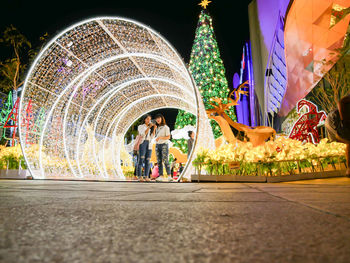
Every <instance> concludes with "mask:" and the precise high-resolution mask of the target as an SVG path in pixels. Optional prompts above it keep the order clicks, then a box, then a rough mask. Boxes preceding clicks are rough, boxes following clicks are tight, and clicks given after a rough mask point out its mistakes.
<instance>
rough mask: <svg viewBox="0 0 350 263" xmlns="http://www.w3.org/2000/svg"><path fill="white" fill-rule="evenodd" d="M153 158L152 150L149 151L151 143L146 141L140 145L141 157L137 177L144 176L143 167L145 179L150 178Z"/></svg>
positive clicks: (139, 157)
mask: <svg viewBox="0 0 350 263" xmlns="http://www.w3.org/2000/svg"><path fill="white" fill-rule="evenodd" d="M151 156H152V150H150V149H149V141H146V140H145V141H144V142H143V143H141V144H140V148H139V156H138V162H137V170H136V174H137V177H141V176H142V167H144V168H145V171H144V177H146V178H147V177H149V170H150V160H151Z"/></svg>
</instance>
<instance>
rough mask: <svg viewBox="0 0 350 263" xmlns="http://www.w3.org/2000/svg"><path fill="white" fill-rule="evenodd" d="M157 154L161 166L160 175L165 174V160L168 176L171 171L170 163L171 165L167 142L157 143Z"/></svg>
mask: <svg viewBox="0 0 350 263" xmlns="http://www.w3.org/2000/svg"><path fill="white" fill-rule="evenodd" d="M156 154H157V162H158V167H159V176H163V162H164V165H165V170H166V173H167V175H168V176H170V175H171V173H170V165H169V146H168V144H167V143H163V144H157V145H156Z"/></svg>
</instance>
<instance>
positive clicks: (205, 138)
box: [19, 17, 214, 180]
mask: <svg viewBox="0 0 350 263" xmlns="http://www.w3.org/2000/svg"><path fill="white" fill-rule="evenodd" d="M29 102H30V104H31V107H29V106H28V105H30V104H29ZM162 108H178V109H183V110H186V111H189V112H191V113H193V114H194V115H195V116H196V117H197V133H196V141H195V148H194V151H193V152H192V154H191V156H190V157H189V162H188V163H187V165H186V167H185V169H184V173H183V174H182V175H183V176H185V177H189V175H190V173H192V172H193V167H192V165H191V160H192V158H193V156H195V152H196V149H198V148H199V147H201V146H205V147H206V148H213V147H214V138H213V134H212V131H211V127H210V124H209V121H208V118H207V116H206V113H205V109H204V105H203V103H202V100H201V97H200V94H199V92H198V90H197V88H196V85H195V83H194V81H193V79H192V77H191V75H190V73H189V71H188V70H187V68H186V66H185V64H184V62H183V61H182V59H181V57H180V56H179V55H178V53H177V52H176V51H175V49H174V48H173V47H172V46H171V45H170V44H169V43H168V42H167V41H166V40H165V39H164V38H163V37H162V36H160V35H159V34H158V33H156V32H154V31H153V30H152V29H150V28H149V27H147V26H145V25H143V24H141V23H139V22H136V21H133V20H130V19H125V18H120V17H98V18H93V19H88V20H85V21H82V22H80V23H78V24H75V25H73V26H71V27H69V28H68V29H66V30H64V31H63V32H62V33H60V34H59V35H58V36H57V37H55V38H54V39H52V40H51V41H50V42H49V43H48V44H47V45H46V47H45V48H44V49H43V50H42V51H41V52H40V54H39V55H38V57H37V58H36V60H35V61H34V63H33V65H32V67H31V68H30V70H29V73H28V75H27V77H26V80H25V84H24V88H23V92H22V96H21V103H20V109H19V112H20V116H19V119H20V128H19V131H20V132H19V133H20V142H21V146H22V150H23V153H24V158H25V159H26V162H27V164H28V169H29V171H30V172H31V174H32V176H33V177H34V178H41V179H79V180H124V179H125V177H124V175H123V171H122V167H121V154H120V151H121V148H122V147H123V143H124V135H125V133H126V132H127V130H128V129H129V127H130V126H131V125H132V123H133V122H134V121H136V120H137V119H138V118H139V117H140V116H142V115H143V114H145V113H147V112H150V111H153V110H155V109H162ZM30 116H32V118H30Z"/></svg>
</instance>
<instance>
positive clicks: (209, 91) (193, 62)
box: [174, 0, 236, 152]
mask: <svg viewBox="0 0 350 263" xmlns="http://www.w3.org/2000/svg"><path fill="white" fill-rule="evenodd" d="M210 2H211V1H207V0H203V1H202V2H201V3H200V5H201V6H202V7H203V10H202V11H201V13H200V15H199V21H198V25H197V29H196V35H195V39H194V44H193V47H192V52H191V59H190V63H189V70H190V72H191V74H192V76H193V79H194V81H195V82H196V85H197V87H198V89H199V91H200V93H201V95H202V99H203V103H204V106H205V108H206V109H211V108H213V107H212V106H211V105H210V103H214V102H213V101H212V100H213V99H215V98H221V99H223V103H227V96H228V94H229V91H230V90H229V88H228V84H227V79H226V77H225V67H224V63H223V61H222V60H221V58H220V51H219V47H218V43H217V42H216V38H215V34H214V29H213V25H212V23H213V22H212V18H211V17H210V15H209V13H208V12H207V11H206V7H207V5H208V4H209V3H210ZM227 114H228V116H230V118H231V119H232V120H234V121H236V116H235V112H234V108H233V107H231V108H230V110H229V111H228V112H227ZM195 124H196V118H195V116H194V115H192V114H190V113H187V112H184V111H182V110H180V111H179V114H178V116H177V118H176V122H175V129H181V128H183V127H185V126H187V125H195ZM211 126H212V129H213V133H214V136H215V138H218V137H220V136H221V135H222V133H221V130H220V127H219V125H218V124H217V123H216V122H215V121H214V120H211ZM174 146H176V147H178V148H180V149H181V150H182V151H183V152H186V151H187V143H186V142H185V139H181V140H174Z"/></svg>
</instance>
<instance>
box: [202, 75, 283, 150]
mask: <svg viewBox="0 0 350 263" xmlns="http://www.w3.org/2000/svg"><path fill="white" fill-rule="evenodd" d="M247 85H248V81H246V82H244V83H242V84H241V85H239V87H237V88H236V89H235V90H233V91H232V92H231V93H230V95H229V97H228V103H222V99H220V98H215V99H211V101H212V102H210V103H209V104H210V105H211V106H212V107H213V109H208V110H206V112H207V114H208V117H209V118H210V119H213V120H215V121H216V122H217V123H218V124H219V126H220V128H221V131H222V133H223V135H224V138H225V139H226V141H228V142H229V143H232V144H235V143H236V142H237V138H236V137H235V135H234V134H233V132H232V129H231V127H233V128H234V129H236V130H238V131H240V132H243V133H244V134H245V136H246V137H247V138H248V139H249V141H250V142H251V143H252V144H253V146H259V145H262V144H264V143H265V141H266V140H267V139H269V138H273V137H274V136H275V135H276V131H275V130H274V129H273V128H271V127H265V126H258V127H255V128H252V127H250V126H247V125H244V124H241V123H237V122H234V121H232V120H231V118H230V117H229V116H228V115H227V113H226V112H225V111H227V110H229V108H230V107H231V106H236V105H238V101H239V100H240V97H241V95H248V91H245V90H242V89H243V88H245V87H247ZM233 94H235V99H232V95H233ZM213 102H215V103H216V104H215V103H213Z"/></svg>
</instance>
